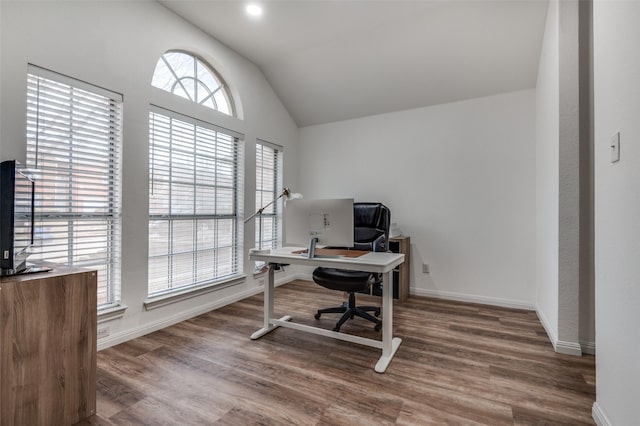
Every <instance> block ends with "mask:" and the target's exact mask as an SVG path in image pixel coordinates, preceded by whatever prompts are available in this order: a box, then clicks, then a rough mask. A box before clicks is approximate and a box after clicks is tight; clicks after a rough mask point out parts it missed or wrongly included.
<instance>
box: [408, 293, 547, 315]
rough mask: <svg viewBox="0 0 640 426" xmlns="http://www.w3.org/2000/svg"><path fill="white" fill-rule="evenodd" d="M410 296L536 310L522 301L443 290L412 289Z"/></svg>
mask: <svg viewBox="0 0 640 426" xmlns="http://www.w3.org/2000/svg"><path fill="white" fill-rule="evenodd" d="M409 293H410V294H415V295H416V296H426V297H435V298H437V299H446V300H457V301H460V302H470V303H481V304H483V305H493V306H501V307H503V308H514V309H525V310H527V311H533V310H535V307H534V305H532V304H531V303H529V302H525V301H522V300H511V299H502V298H498V297H487V296H478V295H473V294H463V293H454V292H450V291H441V290H427V289H423V288H416V287H411V288H410V291H409Z"/></svg>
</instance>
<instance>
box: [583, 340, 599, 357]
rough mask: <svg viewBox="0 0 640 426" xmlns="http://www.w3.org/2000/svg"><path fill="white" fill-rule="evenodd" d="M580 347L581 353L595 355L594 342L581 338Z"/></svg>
mask: <svg viewBox="0 0 640 426" xmlns="http://www.w3.org/2000/svg"><path fill="white" fill-rule="evenodd" d="M580 347H581V348H582V353H583V354H589V355H595V354H596V342H586V341H583V340H581V341H580Z"/></svg>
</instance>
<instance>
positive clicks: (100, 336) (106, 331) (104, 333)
mask: <svg viewBox="0 0 640 426" xmlns="http://www.w3.org/2000/svg"><path fill="white" fill-rule="evenodd" d="M109 334H111V330H109V327H104V328H100V329H98V339H104V338H105V337H108V336H109Z"/></svg>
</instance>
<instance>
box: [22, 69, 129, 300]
mask: <svg viewBox="0 0 640 426" xmlns="http://www.w3.org/2000/svg"><path fill="white" fill-rule="evenodd" d="M121 116H122V95H119V94H117V93H113V92H110V91H108V90H105V89H102V88H99V87H95V86H92V85H90V84H88V83H84V82H81V81H76V80H74V79H71V78H69V77H66V76H62V75H59V74H56V73H53V72H51V71H47V70H44V69H41V68H38V67H35V66H29V71H28V78H27V167H28V168H30V169H31V170H32V171H33V172H34V175H35V179H36V194H35V202H36V211H35V215H36V230H35V240H36V245H35V248H34V253H33V255H32V256H31V259H35V260H45V261H51V262H56V263H60V264H66V265H75V266H83V267H89V268H92V269H96V270H97V271H98V305H102V306H105V305H112V304H116V303H118V302H119V299H120V228H121V212H120V210H121V207H120V206H121V201H120V198H121V196H120V189H121V184H120V145H121V142H120V141H121Z"/></svg>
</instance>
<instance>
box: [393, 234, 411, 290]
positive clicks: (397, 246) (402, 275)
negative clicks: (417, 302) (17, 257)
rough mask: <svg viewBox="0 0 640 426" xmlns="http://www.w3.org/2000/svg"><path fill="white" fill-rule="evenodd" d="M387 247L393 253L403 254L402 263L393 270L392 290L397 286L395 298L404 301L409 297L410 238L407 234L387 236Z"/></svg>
mask: <svg viewBox="0 0 640 426" xmlns="http://www.w3.org/2000/svg"><path fill="white" fill-rule="evenodd" d="M389 249H390V250H391V251H392V252H394V253H402V254H404V263H402V264H401V265H400V266H398V267H397V268H396V269H395V270H394V271H393V287H394V292H395V289H396V286H397V288H398V297H397V299H398V300H399V301H400V302H404V301H405V300H407V298H408V297H409V285H410V284H409V275H410V273H409V271H411V258H410V256H409V254H410V253H411V238H410V237H407V236H401V237H391V238H389Z"/></svg>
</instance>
